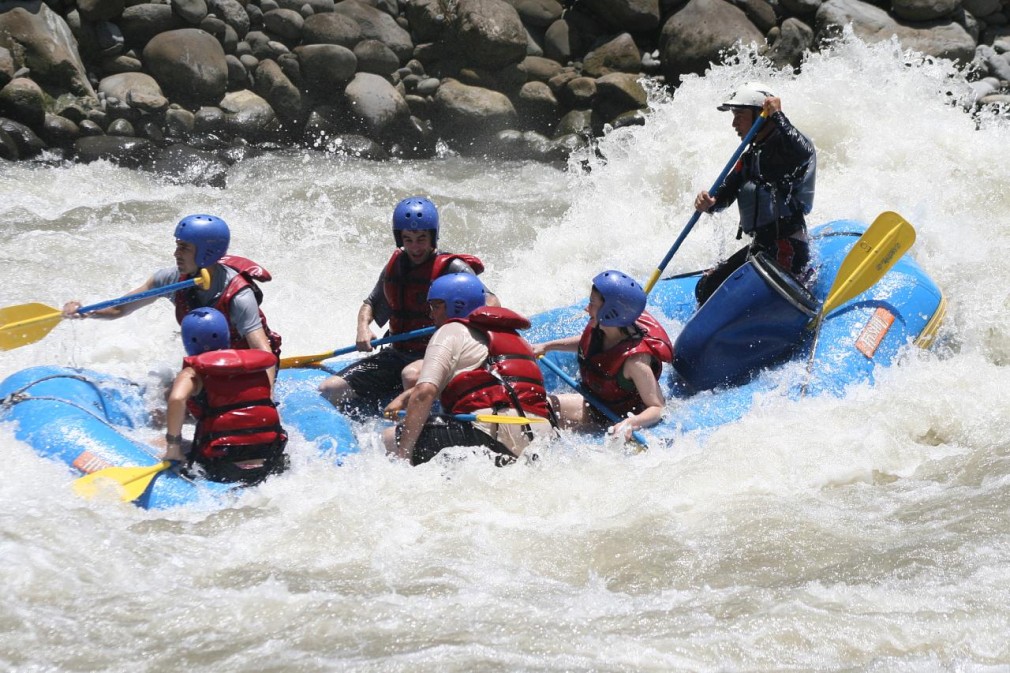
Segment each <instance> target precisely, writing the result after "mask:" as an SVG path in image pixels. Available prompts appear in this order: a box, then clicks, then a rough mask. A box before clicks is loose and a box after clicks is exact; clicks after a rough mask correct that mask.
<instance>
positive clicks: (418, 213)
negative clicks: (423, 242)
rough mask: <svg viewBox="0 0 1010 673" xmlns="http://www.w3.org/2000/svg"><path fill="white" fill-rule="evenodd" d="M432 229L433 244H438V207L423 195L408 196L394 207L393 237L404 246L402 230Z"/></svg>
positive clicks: (398, 245) (397, 243)
mask: <svg viewBox="0 0 1010 673" xmlns="http://www.w3.org/2000/svg"><path fill="white" fill-rule="evenodd" d="M404 230H406V231H430V232H431V245H432V246H433V247H434V246H435V245H438V208H436V207H435V204H434V203H432V202H431V200H429V199H427V198H425V197H423V196H408V197H407V198H405V199H404V200H403V201H400V202H399V203H398V204H396V208H394V209H393V238H394V239H395V240H396V247H398V248H399V247H401V246H403V236H401V235H400V232H402V231H404Z"/></svg>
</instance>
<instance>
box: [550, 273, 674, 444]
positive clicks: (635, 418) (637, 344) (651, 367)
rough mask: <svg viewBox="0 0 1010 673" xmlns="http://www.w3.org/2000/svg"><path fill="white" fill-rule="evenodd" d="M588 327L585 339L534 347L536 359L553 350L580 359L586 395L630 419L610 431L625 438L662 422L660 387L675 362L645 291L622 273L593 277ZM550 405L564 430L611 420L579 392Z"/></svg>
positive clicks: (555, 397)
mask: <svg viewBox="0 0 1010 673" xmlns="http://www.w3.org/2000/svg"><path fill="white" fill-rule="evenodd" d="M586 312H587V313H588V314H589V324H587V325H586V328H585V329H584V330H583V331H582V335H581V336H573V337H567V338H564V339H557V340H555V341H547V342H545V343H542V344H537V345H535V346H534V347H533V352H534V353H535V354H536V355H537V357H541V356H543V355H546V354H547V353H548V352H549V351H569V352H577V353H578V354H579V373H580V375H581V377H582V385H583V386H585V387H586V390H587V391H588V392H590V393H592V395H593V396H594V397H595V398H596V399H597V400H599V401H600V402H602V403H603V404H605V405H606V406H607V408H608V409H610V411H612V412H614V414H616V415H617V416H622V417H625V420H623V421H621V422H620V423H618V424H616V425H614V426H612V427H610V428H608V432H611V433H616V434H623V435H624V436H625V438H626V439H630V438H631V433H633V432H635V431H636V430H639V429H641V428H647V427H649V426H652V425H655V424H656V423H658V422H659V421H660V420H661V419H662V416H663V409H664V408H665V405H666V402H665V400H664V399H663V391H662V390H661V389H660V387H659V377H660V374H662V372H663V363H664V362H670V361H672V360H673V345H672V344H671V343H670V337H669V336H667V334H666V330H665V329H663V326H662V325H660V324H659V323H658V322H656V319H655V318H653V317H652V316H651V315H649V313H648V312H647V311H646V310H645V290H644V289H642V287H641V286H640V285H639V284H638V283H637V282H635V280H634V279H632V278H630V277H629V276H628V275H626V274H624V273H621V272H620V271H613V270H611V271H604V272H603V273H601V274H599V275H597V276H596V277H595V278H593V289H592V291H591V292H590V293H589V305H588V306H587V307H586ZM551 404H552V406H553V407H554V410H555V411H556V412H557V414H558V417H559V422H560V423H561V427H563V428H572V429H578V430H585V429H593V428H605V427H607V426H608V425H609V421H608V420H607V418H606V416H604V415H603V413H601V412H600V410H598V409H596V408H595V407H592V406H590V405H589V404H587V403H586V401H585V400H584V399H583V397H582V396H581V395H579V394H576V393H565V394H561V395H552V396H551Z"/></svg>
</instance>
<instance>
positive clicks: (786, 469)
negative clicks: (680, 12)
mask: <svg viewBox="0 0 1010 673" xmlns="http://www.w3.org/2000/svg"><path fill="white" fill-rule="evenodd" d="M751 79H764V80H767V81H770V82H771V83H772V84H773V86H774V88H775V89H776V91H777V92H778V93H779V94H780V96H781V97H782V99H783V102H784V109H785V111H786V113H787V114H788V115H789V117H790V118H791V119H792V120H793V121H794V123H796V124H797V126H799V127H800V128H801V129H803V130H804V131H805V132H807V133H808V134H809V135H811V136H812V137H813V139H814V140H815V142H816V144H817V146H818V148H819V152H820V153H819V175H818V190H817V199H816V203H815V206H814V212H813V214H812V216H811V218H810V221H811V222H812V223H813V224H819V223H821V222H825V221H829V220H832V219H839V218H857V219H862V220H865V221H867V222H868V221H870V220H872V219H873V218H874V217H875V216H876V215H877V214H878V213H879V212H881V211H883V210H896V211H898V212H899V213H901V214H902V215H904V216H905V217H906V218H907V219H908V220H909V221H911V222H912V224H913V225H914V226H915V228H916V230H917V232H918V240H917V243H916V245H915V247H914V249H913V251H912V253H911V254H913V255H914V256H915V257H916V258H917V259H918V260H919V261H920V263H921V264H922V265H923V266H924V267H925V268H926V269H927V271H928V272H929V273H930V274H931V275H932V276H933V277H934V278H935V279H936V281H937V282H938V284H939V285H940V286H941V288H942V289H943V290H944V292H945V294H946V296H947V297H948V299H949V301H950V311H949V314H948V319H947V322H946V325H945V329H944V332H943V336H942V339H941V342H940V344H939V347H938V348H937V350H936V351H935V352H932V353H919V352H910V353H909V354H908V355H907V357H906V358H905V359H904V361H903V363H902V364H901V365H900V366H898V367H895V368H892V369H890V370H887V371H882V372H880V373H879V375H878V379H877V383H876V385H874V386H873V387H869V386H857V387H854V388H852V389H851V390H849V391H848V393H847V394H846V395H845V396H844V397H842V398H840V399H836V398H820V399H804V400H802V401H799V402H790V401H785V400H782V401H777V400H770V401H768V402H767V403H765V404H762V405H761V406H760V408H757V409H755V411H753V412H752V413H750V414H748V415H746V416H745V417H744V418H742V419H741V420H740V421H738V422H735V423H732V424H730V425H727V426H725V427H723V428H721V429H719V430H718V431H716V432H715V433H713V434H711V435H710V436H706V437H695V436H691V435H688V436H684V437H683V438H681V439H680V440H678V441H677V442H675V443H674V444H672V445H670V446H665V447H654V449H653V450H650V451H649V452H647V453H643V454H640V455H634V456H628V455H624V454H623V453H621V452H620V451H609V450H602V449H601V447H600V446H599V445H597V444H592V443H582V442H579V441H578V440H575V439H569V441H567V442H565V443H564V444H563V446H561V447H560V448H557V449H555V450H553V451H548V452H546V453H545V454H544V456H543V458H542V460H541V461H539V462H538V463H536V464H533V465H517V466H515V467H513V468H509V469H493V468H490V467H489V466H487V465H486V464H485V463H483V462H478V461H464V462H461V463H458V464H445V463H442V464H429V465H427V466H424V467H420V468H414V469H411V468H408V467H405V466H403V465H401V464H395V463H391V462H389V461H388V460H386V459H385V458H384V456H383V455H382V453H381V451H380V449H379V447H378V443H377V442H376V441H375V438H374V437H369V436H363V437H362V443H363V447H364V448H363V450H362V453H361V454H360V455H358V456H355V457H352V459H351V460H349V461H347V463H346V464H345V465H343V466H342V467H336V466H334V465H332V464H330V463H329V462H327V461H326V460H324V459H322V458H318V457H316V455H315V452H314V451H313V448H312V447H311V446H308V445H306V443H305V442H304V441H302V442H299V441H298V440H297V439H295V440H294V441H293V442H292V445H291V452H292V454H293V457H294V466H293V469H292V470H291V471H290V472H289V473H288V474H286V475H284V476H282V477H279V478H276V479H274V480H272V481H269V482H267V483H266V484H264V485H263V486H261V487H259V488H256V489H252V490H250V491H248V492H247V493H245V494H244V495H243V496H242V497H241V498H240V499H239V500H238V501H237V502H236V503H235V504H234V505H232V506H229V507H227V508H225V509H223V510H216V511H208V510H201V509H200V508H198V507H197V508H189V509H180V510H173V511H168V512H164V511H163V512H147V511H142V510H139V509H136V508H134V507H132V506H128V505H122V506H120V505H118V504H111V503H107V502H86V501H82V500H79V499H78V498H76V497H75V496H74V495H73V494H72V492H71V490H70V488H69V486H70V482H71V479H72V478H71V476H70V475H69V474H68V472H67V470H66V469H65V468H64V467H63V466H62V465H58V464H55V463H53V462H49V461H45V460H42V459H39V458H38V457H37V456H36V455H35V454H34V453H33V451H32V450H31V449H30V448H29V447H28V446H26V445H24V444H22V443H20V442H18V441H16V440H15V439H14V435H13V429H12V428H11V427H10V426H9V425H7V426H4V425H0V447H2V450H3V466H4V473H5V474H4V477H3V479H2V480H0V502H2V511H0V522H2V524H0V531H2V538H0V559H2V560H3V563H2V565H0V585H2V587H3V599H2V602H0V668H3V669H4V670H12V671H26V672H27V671H31V672H33V673H34V672H42V671H92V670H109V671H177V670H188V671H216V672H217V671H306V672H315V671H375V672H380V671H381V672H386V671H405V672H406V671H410V672H417V671H432V672H436V671H437V672H440V673H442V672H446V671H768V670H790V671H806V670H825V671H916V672H919V671H953V670H957V671H992V670H1007V667H1008V666H1010V641H1008V638H1007V633H1010V607H1008V606H1010V522H1008V517H1007V515H1006V508H1007V505H1008V504H1010V424H1008V422H1007V420H1006V419H1007V409H1008V408H1010V374H1008V369H1007V364H1008V363H1010V301H1008V290H1007V283H1006V282H1005V279H1006V277H1007V275H1008V273H1010V261H1008V256H1007V251H1008V250H1010V241H1008V238H1010V233H1008V227H1007V213H1008V212H1010V188H1008V186H1007V185H1008V183H1007V173H1006V167H1007V148H1008V147H1010V124H1008V122H1007V120H1006V119H1005V118H1004V119H1002V120H1000V119H998V118H973V117H971V116H969V115H968V114H966V113H965V112H964V110H963V108H962V107H961V105H960V102H961V101H963V100H964V96H965V95H966V94H967V91H968V88H967V85H966V83H965V79H964V76H963V75H961V74H959V73H958V72H957V71H956V70H955V69H953V68H952V67H951V66H950V65H949V64H946V63H943V62H940V63H931V62H924V61H922V60H920V59H917V58H915V57H914V56H911V55H905V54H902V52H901V50H900V49H898V48H897V47H895V46H894V45H886V44H885V45H878V46H876V47H872V48H870V47H866V46H863V45H861V44H859V43H843V44H840V45H838V46H837V47H836V48H834V49H833V50H832V51H831V53H830V55H827V56H818V57H815V58H814V59H813V60H811V61H810V62H809V63H808V64H807V65H806V67H805V69H804V72H803V74H802V75H800V76H799V77H798V78H796V79H792V78H787V77H785V76H782V75H779V74H777V73H772V72H769V71H766V70H764V69H763V68H761V67H759V66H754V65H752V64H749V63H738V64H731V65H727V66H723V67H719V68H717V69H715V70H713V71H711V72H710V73H709V74H708V75H707V76H706V77H704V78H698V79H692V80H689V81H687V82H686V83H685V84H684V85H683V86H682V87H681V88H680V89H679V90H678V92H677V95H676V96H675V97H674V98H672V99H671V98H668V97H663V96H660V95H658V94H657V95H656V96H655V97H654V105H653V108H654V109H653V111H652V112H651V118H650V122H649V124H648V125H647V126H644V127H637V128H632V129H625V130H621V131H620V132H616V133H613V134H611V135H609V136H608V137H606V138H605V139H604V140H603V141H602V142H601V144H600V151H601V153H602V154H603V155H604V156H605V157H606V161H604V160H602V159H600V158H598V157H590V158H588V159H587V161H588V166H589V167H590V169H591V170H589V171H588V172H587V171H584V170H582V169H580V168H578V167H575V168H573V170H569V171H563V170H560V169H558V168H554V167H546V166H541V165H536V164H527V163H495V162H490V161H478V160H471V159H461V158H455V157H451V156H447V157H444V158H440V159H438V160H432V161H425V162H415V163H397V162H391V163H369V162H363V161H360V160H355V159H347V158H340V157H333V156H327V155H324V154H319V153H302V152H290V153H282V154H273V155H271V156H268V157H263V158H259V159H255V160H251V161H248V162H244V163H240V164H238V165H237V166H235V167H234V169H233V170H232V172H231V174H230V175H229V186H228V188H227V189H224V190H216V189H211V188H196V187H180V186H172V185H169V184H166V183H164V182H163V181H161V180H159V179H158V178H156V177H154V176H151V175H148V174H142V173H134V172H130V171H127V170H122V169H119V168H116V167H113V166H110V165H103V164H93V165H89V166H68V167H59V168H53V167H46V168H40V167H33V166H30V165H26V164H6V165H3V166H0V195H2V198H0V264H2V267H0V268H2V269H3V273H2V283H0V305H3V306H9V305H13V304H18V303H25V302H31V301H40V302H43V303H47V304H51V305H54V306H59V305H60V304H61V303H62V302H63V301H65V300H67V299H71V298H78V299H81V300H83V301H84V302H85V303H91V302H95V301H100V300H102V299H106V298H111V297H116V296H119V295H121V294H123V293H124V292H125V291H127V290H129V289H130V288H132V287H135V286H136V285H139V284H140V283H141V282H142V281H143V280H144V279H145V278H146V277H147V276H148V275H149V274H150V273H151V271H153V270H154V269H156V268H159V267H161V266H167V265H169V264H171V253H172V249H173V241H172V228H173V225H174V223H175V222H176V221H177V220H178V219H179V218H180V217H182V216H184V215H186V214H189V213H193V212H210V213H215V214H218V215H221V216H222V217H224V218H225V219H226V220H227V221H228V222H229V223H230V224H231V227H232V232H233V237H232V241H233V244H232V251H233V252H235V253H237V254H243V255H246V256H249V257H252V258H254V259H256V260H257V261H259V262H261V263H262V264H263V265H264V266H266V267H267V268H268V269H270V270H271V271H272V272H273V273H274V275H275V277H276V280H275V281H274V282H273V283H271V284H269V285H267V286H266V287H265V289H266V294H267V299H266V302H265V310H266V311H267V313H268V315H269V317H270V321H271V324H272V325H273V326H274V327H275V328H276V329H277V330H278V331H280V332H282V333H283V334H284V336H285V354H286V355H296V354H308V353H317V352H321V351H326V350H332V349H335V348H338V347H342V346H346V345H348V344H350V343H352V342H353V340H354V316H355V314H356V311H357V309H358V306H359V305H360V302H361V299H362V297H363V296H364V295H365V294H366V293H367V291H368V289H369V288H370V287H371V285H372V283H373V282H374V280H375V276H376V274H377V273H378V271H379V269H380V267H381V265H382V263H383V262H384V261H385V259H386V258H387V256H388V255H389V253H390V251H391V246H392V243H391V237H390V232H389V214H390V212H391V209H392V207H393V205H394V204H395V203H396V201H397V200H398V199H400V198H402V197H404V196H407V195H410V194H414V193H422V194H428V195H430V196H431V198H432V199H433V200H434V201H435V202H436V203H438V204H439V205H440V206H441V212H442V218H443V229H442V244H443V247H444V248H446V249H450V250H459V251H466V252H472V253H474V254H477V255H479V256H480V257H481V258H483V259H484V260H485V261H486V263H487V266H488V270H487V272H486V275H485V279H486V282H487V284H488V286H489V287H491V288H492V289H493V290H494V291H495V292H496V293H497V294H498V295H499V296H500V298H501V299H502V301H503V303H504V304H505V305H507V306H510V307H512V308H515V309H517V310H520V311H522V312H526V313H534V312H536V311H539V310H543V309H546V308H549V307H552V306H555V305H559V304H568V303H571V302H574V301H577V300H579V299H580V298H581V297H584V296H585V295H586V294H587V292H588V285H589V279H590V278H591V277H592V276H593V275H595V274H596V273H597V272H599V271H600V270H602V269H604V268H610V267H616V268H620V269H622V270H625V271H627V272H628V273H631V274H632V275H634V276H636V277H638V278H641V279H643V280H644V279H646V278H648V276H649V274H650V273H651V271H652V270H653V269H654V268H655V267H656V265H657V264H658V262H659V261H660V260H661V259H662V257H663V255H664V253H665V252H666V250H667V249H668V248H669V246H670V244H671V243H672V241H673V239H674V238H675V237H676V235H677V234H678V233H679V232H680V230H681V228H682V227H683V226H684V224H685V223H686V222H687V220H688V218H689V217H690V214H691V211H690V207H691V202H692V199H693V195H694V193H695V192H696V191H697V190H699V189H702V188H708V187H709V186H710V183H711V181H712V180H713V179H714V178H715V176H716V175H718V173H719V171H720V170H721V169H722V166H723V165H724V163H725V162H726V160H727V159H728V157H729V155H730V154H731V153H732V151H733V149H735V147H736V143H737V142H738V141H737V139H736V137H735V135H734V134H733V132H732V129H731V128H730V120H729V115H728V114H725V113H719V112H717V111H716V109H715V105H716V104H717V103H718V102H719V100H720V98H721V97H722V96H724V95H726V93H727V92H728V91H729V90H730V89H731V88H732V87H733V86H734V85H735V84H738V83H740V82H742V81H745V80H751ZM577 164H578V161H576V162H574V163H573V165H576V166H577ZM734 234H735V226H734V225H733V217H732V214H725V215H720V216H718V217H717V218H708V217H706V218H703V219H702V221H701V222H700V223H699V225H698V226H697V227H696V228H695V230H694V231H693V232H692V234H691V235H690V236H689V238H688V240H687V242H686V243H685V245H684V246H683V248H682V249H681V251H680V252H679V253H678V254H677V256H676V257H675V258H674V260H673V262H672V263H671V264H670V266H669V268H668V269H667V271H668V272H680V271H688V270H694V269H697V268H702V267H704V266H706V265H708V264H710V263H711V262H712V261H714V260H715V259H716V258H717V257H718V256H720V255H725V254H728V253H730V252H732V251H733V250H735V249H736V247H737V246H738V242H737V241H736V240H735V239H734ZM180 350H181V349H180V348H179V345H178V337H177V328H176V326H175V324H174V322H173V319H172V317H171V311H170V310H169V308H168V304H167V303H166V302H158V303H156V304H155V305H154V306H151V307H148V308H145V309H143V310H141V311H138V312H137V313H135V314H133V315H132V316H130V317H129V318H126V319H123V320H119V321H116V322H101V321H83V322H80V323H65V324H62V325H59V326H58V327H57V328H56V329H55V330H53V332H52V333H51V334H50V335H49V336H47V337H46V338H45V339H43V340H41V341H39V342H38V343H35V344H32V345H29V346H25V347H23V348H19V349H17V350H13V351H8V352H3V353H0V376H6V375H8V374H10V373H12V372H14V371H16V370H19V369H21V368H24V367H27V366H31V365H38V364H63V365H73V366H82V367H89V368H92V369H97V370H100V371H104V372H109V373H113V374H118V375H123V376H128V377H131V378H134V379H138V380H145V379H153V378H156V377H157V376H165V375H167V373H170V372H171V371H172V370H173V368H175V367H177V366H178V361H179V358H180V355H181V353H180ZM152 432H153V431H152ZM366 434H367V433H366Z"/></svg>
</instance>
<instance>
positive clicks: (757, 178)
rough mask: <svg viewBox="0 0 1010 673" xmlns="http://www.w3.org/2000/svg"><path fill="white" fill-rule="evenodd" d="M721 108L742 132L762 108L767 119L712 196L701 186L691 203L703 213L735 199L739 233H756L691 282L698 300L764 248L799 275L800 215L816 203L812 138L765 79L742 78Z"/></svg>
mask: <svg viewBox="0 0 1010 673" xmlns="http://www.w3.org/2000/svg"><path fill="white" fill-rule="evenodd" d="M719 109H720V110H723V111H727V110H729V111H732V113H733V129H734V130H736V132H737V135H739V136H740V137H741V138H743V137H745V136H746V135H747V132H748V131H750V129H751V126H753V124H754V122H755V121H756V120H757V118H758V116H759V115H760V114H761V113H762V111H763V112H764V113H765V114H766V116H767V117H768V121H767V122H765V124H764V126H763V127H762V128H761V130H760V131H758V133H757V135H756V136H755V137H754V142H753V143H752V144H751V146H750V147H749V148H748V149H747V151H746V152H744V153H743V156H741V157H740V161H738V162H737V164H736V166H735V167H734V168H733V170H732V171H731V172H730V173H729V175H727V176H726V180H725V181H723V183H722V185H721V186H720V187H719V188H718V189H717V190H716V194H717V196H716V198H712V196H711V195H710V194H709V193H708V192H705V191H703V192H699V193H698V196H697V197H696V198H695V200H694V207H695V209H696V210H698V211H700V212H703V213H717V212H719V211H721V210H723V209H725V208H727V207H728V206H730V205H731V204H732V203H733V202H734V201H736V202H737V206H738V208H739V209H740V229H739V231H738V232H737V238H738V239H739V238H740V237H741V236H742V234H747V235H748V236H751V237H753V239H754V240H753V241H752V242H751V243H750V244H749V245H748V246H747V247H745V248H743V249H742V250H739V251H738V252H736V253H735V254H734V255H732V256H731V257H730V258H729V259H727V260H726V261H724V262H722V263H720V264H719V265H717V266H716V267H714V268H712V269H709V270H708V271H706V272H705V274H704V275H703V276H702V277H701V279H700V280H699V281H698V285H697V286H696V287H695V296H696V297H697V299H698V304H699V306H700V305H701V304H704V303H705V301H706V300H708V298H709V297H710V296H712V293H713V292H715V291H716V289H717V288H718V287H719V286H720V285H721V284H722V282H723V281H724V280H726V279H727V278H728V277H729V276H730V275H731V274H732V273H733V272H734V271H735V270H736V269H738V268H740V266H742V265H743V264H744V263H745V262H746V261H747V257H748V256H749V255H751V254H753V253H756V252H759V251H760V252H764V253H765V254H767V255H768V257H770V258H771V259H772V260H774V261H775V262H776V263H777V264H778V265H779V266H780V267H781V268H782V269H784V270H785V271H788V272H789V273H791V274H792V275H793V276H796V277H797V278H798V279H802V276H803V275H804V273H805V272H806V270H807V265H808V264H809V263H810V245H809V243H808V242H807V225H806V220H805V219H804V216H805V215H808V214H809V213H810V210H811V209H812V208H813V205H814V179H815V173H816V169H817V152H816V150H815V149H814V144H813V143H812V142H811V141H810V139H809V138H807V137H806V136H805V135H803V134H802V133H800V132H799V131H798V130H797V129H796V127H794V126H793V125H792V124H791V123H790V122H789V120H788V119H787V118H786V116H785V114H784V113H783V112H782V101H781V100H779V99H778V98H777V97H776V96H775V95H774V94H773V93H771V91H770V90H769V89H768V87H766V86H764V85H763V84H757V83H753V82H752V83H749V84H744V85H743V86H742V87H740V88H739V89H737V90H736V91H735V92H734V93H733V95H732V96H731V97H730V99H729V100H727V101H726V102H725V103H723V104H722V105H720V106H719Z"/></svg>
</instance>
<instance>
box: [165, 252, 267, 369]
mask: <svg viewBox="0 0 1010 673" xmlns="http://www.w3.org/2000/svg"><path fill="white" fill-rule="evenodd" d="M218 264H221V265H222V266H226V267H228V268H229V269H234V270H235V271H237V272H238V274H237V275H236V276H235V277H234V278H232V279H231V281H230V282H229V283H228V285H226V286H225V288H224V290H223V291H222V292H221V296H219V297H218V298H217V301H215V302H214V305H213V306H211V307H210V308H216V309H217V310H218V311H220V312H221V313H223V314H224V317H225V318H227V319H228V329H229V330H230V331H231V343H230V344H229V345H230V346H231V347H232V348H249V342H248V341H246V339H245V337H243V336H240V335H239V333H238V332H237V331H236V330H235V325H233V324H232V322H231V311H230V310H229V309H230V308H231V300H232V298H233V297H234V296H235V295H236V294H238V292H239V290H242V289H245V288H247V287H251V288H252V291H253V295H254V296H255V297H256V303H257V304H262V303H263V291H262V290H260V288H259V285H257V284H256V281H260V282H263V283H266V282H269V281H271V280H273V276H271V275H270V272H269V271H267V270H266V269H264V268H263V267H262V266H260V265H259V264H257V263H256V262H254V261H252V260H249V259H246V258H245V257H237V256H235V255H225V256H224V257H222V258H221V259H220V260H218ZM188 278H189V276H185V275H184V276H180V278H179V279H180V280H186V279H188ZM195 308H201V305H200V304H198V303H197V301H196V288H187V289H185V290H179V291H178V292H176V293H175V319H176V321H178V323H179V324H180V325H181V324H182V319H183V318H184V317H186V314H187V313H189V312H190V311H192V310H193V309H195ZM260 322H261V323H262V324H263V331H264V332H266V334H267V339H269V340H270V350H272V351H273V352H274V355H276V356H277V357H278V358H279V357H280V356H281V335H280V334H278V333H277V332H274V331H273V330H271V329H270V326H269V325H267V317H266V316H265V315H263V311H262V310H261V311H260Z"/></svg>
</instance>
